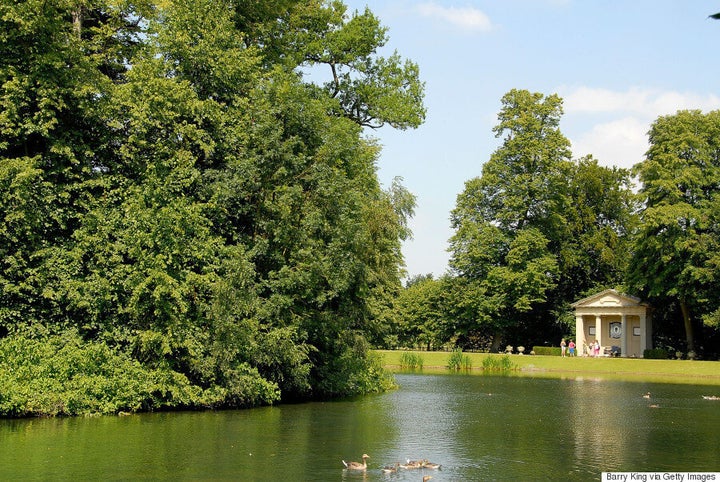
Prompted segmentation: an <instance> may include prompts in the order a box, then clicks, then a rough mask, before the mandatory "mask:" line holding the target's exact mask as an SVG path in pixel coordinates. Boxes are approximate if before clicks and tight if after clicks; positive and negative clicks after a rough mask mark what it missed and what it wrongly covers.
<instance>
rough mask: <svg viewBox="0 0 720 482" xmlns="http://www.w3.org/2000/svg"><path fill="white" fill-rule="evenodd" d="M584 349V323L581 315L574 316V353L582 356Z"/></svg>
mask: <svg viewBox="0 0 720 482" xmlns="http://www.w3.org/2000/svg"><path fill="white" fill-rule="evenodd" d="M584 347H585V323H583V317H582V315H575V353H576V354H577V356H582V355H583V354H584Z"/></svg>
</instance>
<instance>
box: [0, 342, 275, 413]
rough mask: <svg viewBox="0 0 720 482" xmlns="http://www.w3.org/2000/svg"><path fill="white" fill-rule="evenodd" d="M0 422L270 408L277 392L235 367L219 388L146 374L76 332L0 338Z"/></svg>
mask: <svg viewBox="0 0 720 482" xmlns="http://www.w3.org/2000/svg"><path fill="white" fill-rule="evenodd" d="M0 387H2V391H1V392H0V416H4V417H29V416H48V417H52V416H58V415H87V414H95V413H100V414H111V413H118V412H121V411H123V412H136V411H146V410H154V409H168V408H201V407H225V406H227V407H233V408H236V407H245V406H255V405H262V404H268V403H273V402H274V401H277V400H279V398H280V391H279V389H278V387H277V385H276V384H275V383H273V382H270V381H268V380H265V379H264V378H262V377H261V376H260V375H259V373H258V372H257V370H256V369H254V368H250V367H248V366H244V365H238V366H237V367H236V369H235V370H234V371H233V378H232V379H231V380H228V381H227V383H226V384H225V386H222V387H221V386H217V385H212V386H210V387H207V388H203V387H200V386H198V385H194V384H193V383H192V382H191V381H190V380H189V379H188V378H187V377H186V376H185V375H183V374H182V373H179V372H176V371H173V370H170V369H168V368H148V367H144V366H142V365H141V364H140V363H139V362H138V361H137V360H133V359H132V358H130V356H129V355H128V354H126V353H123V352H120V351H118V350H115V349H113V348H111V347H109V346H108V345H106V344H105V343H103V342H90V341H84V340H82V339H81V338H80V336H79V335H78V334H77V333H76V332H67V333H64V334H61V335H56V336H50V337H47V338H42V339H35V338H28V337H24V336H16V337H8V338H4V339H2V340H0Z"/></svg>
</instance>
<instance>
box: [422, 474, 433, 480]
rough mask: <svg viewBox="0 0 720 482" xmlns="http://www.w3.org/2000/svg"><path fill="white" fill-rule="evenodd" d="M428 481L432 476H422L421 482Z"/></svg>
mask: <svg viewBox="0 0 720 482" xmlns="http://www.w3.org/2000/svg"><path fill="white" fill-rule="evenodd" d="M430 479H432V475H423V482H427V481H428V480H430Z"/></svg>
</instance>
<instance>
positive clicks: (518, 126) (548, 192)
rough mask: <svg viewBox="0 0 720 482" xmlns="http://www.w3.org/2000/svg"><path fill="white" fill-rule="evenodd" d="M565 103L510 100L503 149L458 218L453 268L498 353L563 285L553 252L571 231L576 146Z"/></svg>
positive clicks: (501, 131)
mask: <svg viewBox="0 0 720 482" xmlns="http://www.w3.org/2000/svg"><path fill="white" fill-rule="evenodd" d="M561 115H562V100H561V99H560V98H559V97H558V96H556V95H551V96H547V97H545V96H543V95H542V94H538V93H535V94H533V93H530V92H528V91H524V90H512V91H510V92H509V93H507V94H506V95H505V96H504V97H503V99H502V109H501V111H500V114H499V115H498V119H499V123H498V125H497V126H496V127H495V128H494V132H495V135H496V136H497V137H502V138H503V144H502V145H501V146H500V147H499V148H498V149H497V150H496V151H495V152H494V153H493V155H492V156H491V157H490V160H489V161H488V162H487V163H485V164H484V165H483V172H482V176H481V177H479V178H475V179H472V180H470V181H468V182H467V183H466V185H465V190H464V191H463V192H462V193H461V194H460V195H459V196H458V200H457V205H456V207H455V209H454V210H453V212H452V216H451V220H452V226H453V228H455V230H456V233H455V235H454V236H453V237H452V239H451V242H450V245H451V247H450V250H451V252H452V258H451V261H450V264H451V267H452V268H453V269H454V270H455V271H456V273H457V274H458V275H459V276H462V277H466V278H467V279H468V282H469V284H470V286H473V287H474V288H473V291H474V296H473V297H471V298H469V300H468V301H469V302H470V303H472V304H474V305H475V308H474V310H473V311H475V317H476V319H477V320H478V322H480V323H481V324H482V325H486V326H487V327H488V328H489V329H490V330H492V331H493V335H494V337H495V340H494V342H493V349H496V348H497V347H498V346H499V345H500V343H501V341H502V338H503V335H504V334H506V333H509V332H511V331H512V329H514V328H519V327H521V325H522V324H523V323H524V318H525V315H526V314H527V313H528V312H530V311H531V310H532V309H534V308H537V307H538V306H539V305H542V304H543V303H544V302H545V301H546V300H547V294H548V292H549V291H550V290H551V289H553V288H554V287H555V285H556V283H557V270H558V266H557V259H556V257H555V256H554V255H553V252H556V251H557V246H558V245H559V243H560V241H561V239H562V233H563V232H564V230H565V229H566V222H565V219H564V214H563V213H564V211H565V208H566V207H567V206H568V205H569V200H568V198H567V178H568V174H569V172H570V169H571V163H570V142H569V141H568V140H567V138H565V137H564V136H563V135H562V133H561V132H560V129H559V123H560V118H561Z"/></svg>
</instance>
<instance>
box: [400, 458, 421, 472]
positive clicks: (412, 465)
mask: <svg viewBox="0 0 720 482" xmlns="http://www.w3.org/2000/svg"><path fill="white" fill-rule="evenodd" d="M421 467H422V460H410V459H407V462H406V463H404V464H400V468H401V469H406V470H412V469H419V468H421Z"/></svg>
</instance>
